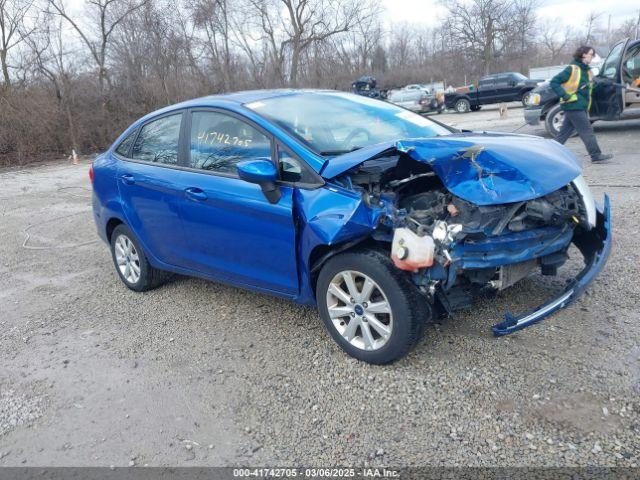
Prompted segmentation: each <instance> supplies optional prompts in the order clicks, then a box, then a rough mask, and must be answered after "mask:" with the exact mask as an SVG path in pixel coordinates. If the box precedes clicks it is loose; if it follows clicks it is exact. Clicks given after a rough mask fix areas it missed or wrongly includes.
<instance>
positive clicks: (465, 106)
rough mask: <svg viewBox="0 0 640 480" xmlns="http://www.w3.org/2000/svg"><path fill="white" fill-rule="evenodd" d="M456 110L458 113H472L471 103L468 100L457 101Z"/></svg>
mask: <svg viewBox="0 0 640 480" xmlns="http://www.w3.org/2000/svg"><path fill="white" fill-rule="evenodd" d="M454 108H455V110H456V112H457V113H467V112H469V111H471V103H470V102H469V100H467V99H466V98H461V99H459V100H457V101H456V103H455V105H454Z"/></svg>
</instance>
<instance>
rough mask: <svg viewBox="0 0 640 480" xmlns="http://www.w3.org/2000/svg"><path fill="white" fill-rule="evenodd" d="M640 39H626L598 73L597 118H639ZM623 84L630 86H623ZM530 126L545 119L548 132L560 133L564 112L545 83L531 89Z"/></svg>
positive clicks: (594, 115)
mask: <svg viewBox="0 0 640 480" xmlns="http://www.w3.org/2000/svg"><path fill="white" fill-rule="evenodd" d="M639 79H640V40H623V41H621V42H619V43H617V44H616V45H615V46H614V47H613V48H612V49H611V51H610V52H609V55H608V56H607V58H606V59H605V61H604V63H603V64H602V66H601V67H600V70H599V72H598V74H597V75H596V76H594V87H593V93H592V101H591V108H590V109H589V117H590V118H591V121H593V122H595V121H596V120H628V119H634V118H640V81H639ZM623 86H625V87H627V86H629V87H631V88H628V89H627V88H622V87H623ZM524 118H525V120H526V122H527V123H528V124H529V125H537V124H539V123H540V121H543V122H544V126H545V129H546V130H547V133H549V135H551V136H553V137H555V136H557V135H558V133H560V128H561V127H562V123H563V122H564V112H563V111H562V109H561V108H560V99H559V98H558V96H557V95H556V94H555V93H554V91H553V90H552V89H551V86H550V85H549V83H544V84H542V85H540V86H539V87H538V88H536V89H534V90H533V91H532V92H531V97H530V101H529V105H528V106H527V107H526V108H525V110H524Z"/></svg>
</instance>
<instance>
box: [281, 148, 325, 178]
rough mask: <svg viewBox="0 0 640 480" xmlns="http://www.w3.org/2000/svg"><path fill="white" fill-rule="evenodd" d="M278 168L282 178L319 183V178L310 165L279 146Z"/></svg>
mask: <svg viewBox="0 0 640 480" xmlns="http://www.w3.org/2000/svg"><path fill="white" fill-rule="evenodd" d="M278 170H279V171H280V180H282V181H283V182H291V183H306V184H315V183H318V180H317V178H316V177H315V175H313V174H312V173H311V172H310V171H309V167H308V166H307V165H306V164H305V163H304V162H302V161H301V160H298V159H297V158H295V157H294V156H293V155H291V154H290V153H289V152H287V151H286V150H284V149H282V148H278Z"/></svg>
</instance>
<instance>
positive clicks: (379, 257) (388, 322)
mask: <svg viewBox="0 0 640 480" xmlns="http://www.w3.org/2000/svg"><path fill="white" fill-rule="evenodd" d="M349 279H351V280H349ZM316 298H317V302H318V310H319V312H320V317H321V318H322V321H323V322H324V324H325V327H326V328H327V330H328V331H329V333H330V334H331V336H332V337H333V339H334V340H335V341H336V343H338V345H340V348H342V349H343V350H344V351H345V352H346V353H347V354H349V355H351V356H352V357H354V358H357V359H359V360H363V361H365V362H367V363H373V364H385V363H389V362H393V361H394V360H397V359H399V358H401V357H403V356H404V355H406V354H407V353H408V352H409V350H410V349H411V347H412V346H413V345H414V344H415V343H416V342H417V340H418V339H419V337H420V335H421V333H422V329H423V327H424V325H425V323H426V322H428V321H430V320H431V307H430V305H429V303H428V301H427V299H426V297H425V296H424V295H422V294H421V293H420V291H419V290H418V289H417V287H416V286H415V285H414V284H413V283H412V282H411V280H410V278H409V276H408V275H407V273H406V272H403V271H401V270H398V269H397V268H396V267H395V265H394V264H393V262H392V261H391V259H390V258H389V257H388V256H387V255H385V254H383V253H381V252H378V251H375V250H362V251H356V252H347V253H342V254H338V255H336V256H334V257H332V258H331V259H329V260H328V261H327V263H326V264H325V265H324V267H323V268H322V270H321V271H320V275H319V277H318V283H317V288H316ZM372 317H373V318H372ZM352 322H353V323H352ZM352 325H353V326H352Z"/></svg>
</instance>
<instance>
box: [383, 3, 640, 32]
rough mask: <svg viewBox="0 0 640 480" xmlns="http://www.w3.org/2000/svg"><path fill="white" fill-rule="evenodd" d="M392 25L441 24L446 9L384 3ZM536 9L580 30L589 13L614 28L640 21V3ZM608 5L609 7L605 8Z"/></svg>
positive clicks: (541, 15) (548, 5) (558, 5)
mask: <svg viewBox="0 0 640 480" xmlns="http://www.w3.org/2000/svg"><path fill="white" fill-rule="evenodd" d="M382 3H383V5H384V6H385V7H386V9H387V12H388V14H389V19H390V20H391V21H393V22H409V23H415V24H427V25H430V26H436V25H438V17H440V18H442V16H443V13H444V12H446V8H444V7H443V6H442V4H441V3H440V2H438V1H437V0H382ZM540 5H541V6H540V7H539V8H538V10H537V13H538V17H539V18H540V19H541V20H545V19H549V20H552V21H562V23H563V24H567V25H571V26H572V27H576V28H580V27H582V26H583V25H584V22H585V20H586V17H587V16H588V15H589V13H590V12H592V11H595V12H597V13H603V14H604V15H602V17H601V19H600V22H602V25H603V26H606V24H607V21H608V16H609V14H611V25H612V27H614V26H616V25H617V24H620V23H622V21H624V20H625V19H626V18H629V17H634V18H638V11H639V10H640V2H636V1H633V0H607V1H606V2H603V1H602V0H582V1H573V0H542V1H541V2H540ZM604 5H606V8H605V7H604Z"/></svg>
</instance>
